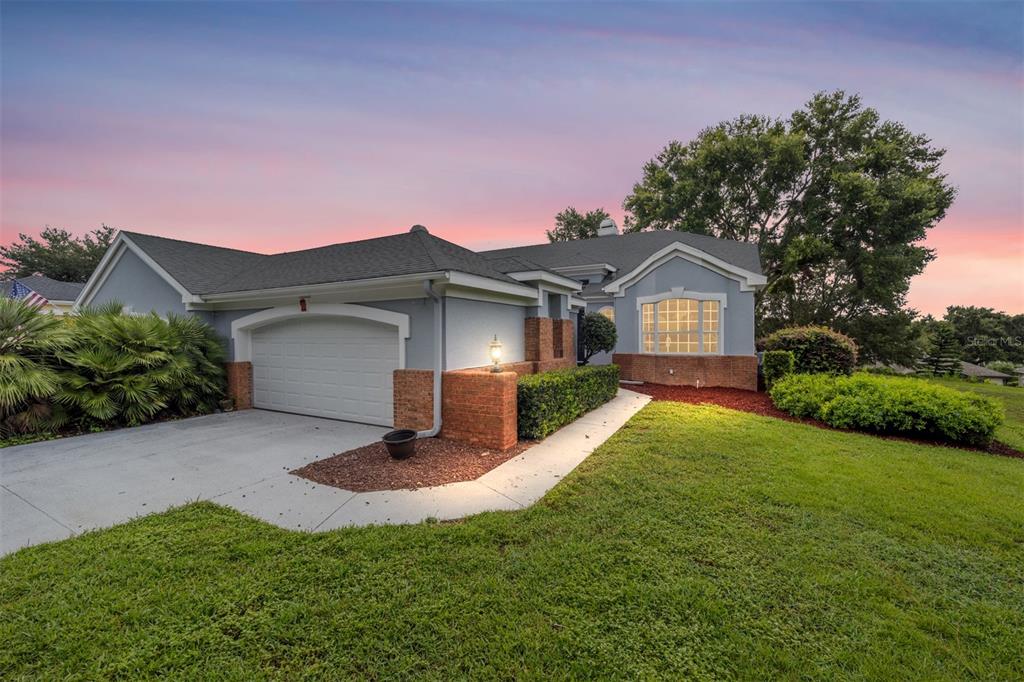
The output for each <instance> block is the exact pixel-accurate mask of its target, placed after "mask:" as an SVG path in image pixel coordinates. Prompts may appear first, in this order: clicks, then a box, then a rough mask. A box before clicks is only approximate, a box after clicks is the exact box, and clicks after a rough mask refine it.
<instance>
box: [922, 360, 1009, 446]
mask: <svg viewBox="0 0 1024 682" xmlns="http://www.w3.org/2000/svg"><path fill="white" fill-rule="evenodd" d="M927 381H934V382H935V383H938V384H942V385H943V386H949V387H950V388H955V389H956V390H958V391H970V392H973V393H977V394H979V395H985V396H989V397H990V398H995V399H996V400H999V401H1000V402H1001V403H1002V404H1003V407H1004V408H1005V409H1006V421H1005V422H1004V423H1003V425H1002V426H1000V427H999V428H998V429H996V440H998V441H1001V442H1003V443H1006V444H1007V445H1009V446H1010V447H1013V448H1016V449H1018V450H1024V388H1022V387H1019V386H998V385H996V384H983V383H975V382H973V381H964V380H963V379H956V378H953V377H948V378H947V377H929V378H928V379H927Z"/></svg>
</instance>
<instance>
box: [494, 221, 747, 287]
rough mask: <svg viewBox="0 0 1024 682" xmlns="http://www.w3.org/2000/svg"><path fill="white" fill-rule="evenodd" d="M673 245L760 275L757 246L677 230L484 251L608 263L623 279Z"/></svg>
mask: <svg viewBox="0 0 1024 682" xmlns="http://www.w3.org/2000/svg"><path fill="white" fill-rule="evenodd" d="M673 242H682V243H683V244H686V245H688V246H692V247H694V248H697V249H700V250H701V251H704V252H705V253H707V254H710V255H712V256H714V257H715V258H719V259H721V260H723V261H725V262H727V263H730V264H732V265H735V266H737V267H740V268H743V269H744V270H749V271H750V272H754V273H757V274H761V261H760V258H759V257H758V253H757V246H756V245H754V244H748V243H745V242H737V241H732V240H730V239H717V238H715V237H708V236H706V235H702V234H693V233H691V232H677V231H675V230H656V231H652V232H631V233H629V234H619V235H610V236H607V237H593V238H591V239H577V240H574V241H567V242H554V243H552V244H534V245H532V246H516V247H512V248H508V249H496V250H494V251H484V252H483V255H484V256H486V257H487V258H495V259H503V258H509V257H515V258H525V259H528V260H530V261H533V262H535V263H538V264H539V265H541V266H543V267H545V268H559V267H567V266H570V265H593V264H596V263H608V264H610V265H614V266H615V267H616V268H618V272H617V273H616V274H617V275H619V276H621V275H624V274H626V273H627V272H629V271H630V270H632V269H633V268H635V267H637V266H638V265H640V264H641V263H642V262H644V260H646V259H647V258H648V257H649V256H650V255H651V254H653V253H655V252H656V251H659V250H660V249H663V248H665V247H666V246H668V245H669V244H671V243H673Z"/></svg>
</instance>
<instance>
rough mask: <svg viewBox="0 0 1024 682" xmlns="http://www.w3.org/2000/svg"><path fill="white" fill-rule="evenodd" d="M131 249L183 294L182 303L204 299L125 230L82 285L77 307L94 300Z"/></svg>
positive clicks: (76, 303) (161, 277)
mask: <svg viewBox="0 0 1024 682" xmlns="http://www.w3.org/2000/svg"><path fill="white" fill-rule="evenodd" d="M128 250H130V251H131V252H132V253H134V254H135V255H136V256H138V257H139V260H141V261H142V262H143V263H145V264H146V265H147V266H148V267H149V269H150V270H152V271H153V272H155V273H156V274H157V275H158V276H159V277H160V279H162V280H164V281H165V282H167V284H169V285H170V286H171V288H172V289H174V290H175V291H177V292H178V294H180V295H181V302H182V303H186V304H188V303H197V302H200V301H202V299H201V298H199V297H198V296H196V295H195V294H193V293H192V292H191V291H189V290H187V289H186V288H185V287H183V286H182V285H181V283H179V282H178V280H176V279H174V278H173V277H171V275H170V273H168V272H167V271H166V270H164V269H163V268H162V267H160V265H159V264H158V263H157V262H156V261H155V260H153V259H152V258H150V257H149V254H147V253H146V252H145V251H143V250H142V249H141V248H139V246H138V244H136V243H135V242H133V241H132V240H131V239H129V238H128V237H127V236H126V235H125V234H124V233H123V232H121V233H118V235H117V237H116V238H115V239H114V242H113V243H112V244H111V245H110V247H109V248H108V249H107V252H106V253H105V254H103V258H102V259H101V260H100V263H99V265H97V266H96V269H95V270H93V272H92V275H90V276H89V281H87V282H86V283H85V286H84V287H82V291H81V293H79V294H78V298H76V299H75V308H76V309H78V308H80V307H82V306H84V305H89V303H91V302H92V298H93V296H95V295H96V291H97V290H98V289H99V288H100V287H101V286H102V285H103V283H104V282H105V281H107V277H109V276H110V273H111V272H113V270H114V268H115V267H117V264H118V262H119V261H120V260H121V257H122V256H123V255H124V253H125V251H128Z"/></svg>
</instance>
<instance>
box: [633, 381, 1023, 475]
mask: <svg viewBox="0 0 1024 682" xmlns="http://www.w3.org/2000/svg"><path fill="white" fill-rule="evenodd" d="M626 388H628V389H629V390H631V391H636V392H637V393H646V394H647V395H649V396H651V397H652V398H654V399H655V400H668V401H672V402H677V403H692V404H694V405H700V404H711V405H721V406H722V407H729V408H732V409H734V410H740V411H742V412H753V413H754V414H759V415H761V416H763V417H775V418H777V419H785V420H786V421H791V422H799V423H801V424H809V425H811V426H817V427H818V428H821V429H828V430H830V431H847V432H850V433H853V431H849V430H848V429H837V428H835V427H832V426H829V425H828V424H826V423H824V422H820V421H818V420H817V419H799V418H797V417H794V416H793V415H791V414H789V413H787V412H783V411H782V410H780V409H779V408H777V407H775V404H774V403H772V399H771V398H770V397H768V394H767V393H759V392H757V391H746V390H743V389H741V388H717V387H709V388H697V387H695V386H664V385H662V384H640V385H636V386H633V385H630V386H627V387H626ZM856 433H864V432H863V431H857V432H856ZM869 435H874V436H877V437H879V438H886V439H889V440H903V441H908V442H911V443H923V444H925V445H936V446H939V447H956V448H959V449H961V450H980V451H982V452H989V453H992V454H994V455H1003V456H1004V457H1020V458H1024V452H1021V451H1020V450H1017V449H1015V448H1012V447H1010V446H1009V445H1006V444H1005V443H1000V442H999V441H993V442H992V444H991V445H989V446H988V447H987V448H976V447H971V446H969V445H950V444H949V443H945V442H942V441H936V440H929V439H926V438H908V437H906V436H890V435H884V434H869Z"/></svg>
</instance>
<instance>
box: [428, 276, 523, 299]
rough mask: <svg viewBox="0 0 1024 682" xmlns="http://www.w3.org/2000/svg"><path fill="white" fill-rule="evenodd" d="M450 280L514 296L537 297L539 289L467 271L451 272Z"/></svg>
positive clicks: (459, 284) (465, 285)
mask: <svg viewBox="0 0 1024 682" xmlns="http://www.w3.org/2000/svg"><path fill="white" fill-rule="evenodd" d="M448 281H449V282H451V283H452V284H454V285H456V286H461V287H469V288H472V289H483V290H484V291H495V292H498V293H500V294H510V295H512V296H523V297H526V298H536V297H537V289H535V288H534V287H528V286H525V285H522V284H511V283H509V282H500V281H498V280H496V279H491V278H490V277H482V276H480V275H471V274H469V273H466V272H449V273H448Z"/></svg>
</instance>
